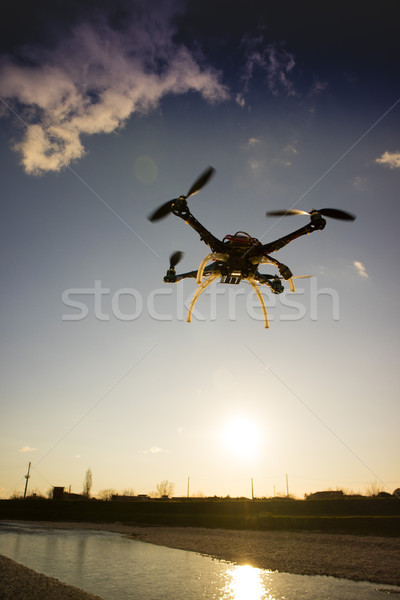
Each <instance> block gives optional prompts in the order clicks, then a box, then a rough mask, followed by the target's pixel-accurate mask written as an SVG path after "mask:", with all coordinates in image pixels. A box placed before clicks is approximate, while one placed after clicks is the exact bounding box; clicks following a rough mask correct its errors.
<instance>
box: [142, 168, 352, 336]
mask: <svg viewBox="0 0 400 600" xmlns="http://www.w3.org/2000/svg"><path fill="white" fill-rule="evenodd" d="M214 172H215V169H213V167H209V168H208V169H206V171H204V173H203V174H202V175H200V177H199V178H198V179H196V181H195V182H194V184H193V185H192V187H191V188H190V190H189V192H188V193H187V195H186V196H179V198H174V199H173V200H169V201H168V202H165V204H162V206H160V207H159V208H157V210H155V211H154V212H153V213H152V214H151V215H150V216H149V217H148V219H149V221H151V222H154V221H159V220H160V219H163V218H164V217H166V216H167V215H169V214H170V213H172V214H174V215H176V216H177V217H180V218H181V219H183V220H184V221H185V223H187V224H188V225H190V226H191V227H192V228H193V229H194V230H195V231H197V233H198V234H199V235H200V239H201V240H202V241H203V242H205V243H206V244H207V246H209V247H210V249H211V253H210V254H207V256H206V257H205V258H204V259H203V260H202V261H201V263H200V266H199V268H198V269H197V270H195V271H189V272H188V273H181V274H180V275H177V274H176V272H175V267H176V265H177V264H178V263H179V262H180V260H181V259H182V257H183V252H180V251H177V252H174V253H173V254H172V255H171V256H170V264H169V269H168V270H167V274H166V275H165V277H164V281H165V282H166V283H177V282H178V281H181V280H182V279H186V278H188V277H192V278H195V279H196V283H197V284H198V286H199V287H198V288H197V290H196V292H195V294H194V296H193V299H192V302H191V304H190V307H189V311H188V315H187V321H188V323H190V322H191V319H192V312H193V308H194V305H195V304H196V302H197V300H198V298H199V296H200V294H201V293H202V292H203V291H204V290H205V289H206V288H207V287H208V286H209V285H210V283H212V282H213V281H214V280H215V279H217V278H218V277H219V278H220V282H221V283H230V284H238V283H240V282H241V281H242V279H244V280H247V281H248V282H249V283H250V285H251V286H252V288H253V289H254V291H255V293H256V294H257V297H258V299H259V301H260V304H261V308H262V311H263V315H264V324H265V327H266V328H268V316H267V309H266V306H265V302H264V299H263V296H262V294H261V292H260V288H259V285H267V286H268V287H269V288H270V289H271V291H272V292H273V293H274V294H281V293H282V292H283V291H284V287H283V285H282V280H286V281H287V282H288V283H289V286H290V290H291V291H292V292H294V291H295V287H294V282H293V279H295V278H294V277H293V274H292V272H291V270H290V269H289V267H287V266H286V265H284V264H283V263H281V262H279V260H277V259H276V258H273V257H272V256H271V253H273V252H276V251H277V250H280V249H281V248H283V247H284V246H286V245H287V244H289V243H290V242H292V241H293V240H295V239H297V238H298V237H300V236H302V235H306V234H308V233H312V232H313V231H317V230H318V229H323V228H324V227H325V224H326V221H325V219H323V217H331V218H333V219H341V220H343V221H354V219H355V217H354V216H353V215H351V214H349V213H347V212H344V211H343V210H338V209H336V208H321V209H319V210H315V209H312V210H311V211H310V212H306V211H304V210H297V209H288V210H275V211H270V212H267V216H279V217H280V216H288V215H308V216H309V217H310V222H309V223H308V225H305V226H304V227H301V228H300V229H297V230H296V231H293V233H289V234H288V235H285V236H284V237H281V238H279V239H277V240H275V241H274V242H268V244H262V243H261V242H260V241H259V240H257V239H256V238H253V237H251V236H250V235H249V234H248V233H245V232H244V231H238V232H236V233H235V234H234V235H226V236H225V237H224V239H223V240H222V241H221V240H219V239H218V238H216V237H215V236H214V235H213V234H212V233H210V232H209V231H208V229H206V228H205V227H204V226H203V225H201V223H199V221H198V220H197V219H196V218H195V217H194V216H193V215H192V213H191V212H190V210H189V207H188V205H187V200H188V198H190V197H191V196H194V194H197V192H199V191H200V190H201V188H202V187H203V186H204V185H205V184H206V183H207V182H208V181H209V179H210V177H211V176H212V175H213V174H214ZM208 263H211V264H208ZM260 264H271V265H274V266H275V267H276V268H277V269H278V271H279V275H266V274H263V273H260V272H259V271H258V266H259V265H260ZM300 277H301V276H300ZM300 277H299V278H300ZM303 277H309V275H305V276H303ZM258 284H259V285H258Z"/></svg>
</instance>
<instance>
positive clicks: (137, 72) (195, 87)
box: [0, 11, 228, 174]
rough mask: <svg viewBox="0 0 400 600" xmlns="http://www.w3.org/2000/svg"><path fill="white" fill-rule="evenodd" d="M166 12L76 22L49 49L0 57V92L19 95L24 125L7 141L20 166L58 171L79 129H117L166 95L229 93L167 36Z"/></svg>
mask: <svg viewBox="0 0 400 600" xmlns="http://www.w3.org/2000/svg"><path fill="white" fill-rule="evenodd" d="M171 17H172V14H166V11H159V12H156V11H153V14H151V15H150V16H149V15H147V16H144V15H142V16H141V17H140V18H139V17H138V18H136V19H135V20H134V21H133V19H132V21H133V22H131V23H130V24H129V25H127V26H126V27H125V29H124V31H117V30H115V29H112V28H111V27H110V26H109V25H108V24H107V23H106V22H105V21H104V20H102V21H100V22H97V23H81V24H80V25H78V26H77V27H76V28H75V29H74V30H73V32H72V33H71V35H70V37H69V38H65V39H64V40H61V41H60V43H59V45H58V47H56V48H52V49H51V50H48V49H40V48H32V47H30V48H29V49H24V51H21V56H20V57H19V58H18V60H14V59H13V58H11V57H8V56H4V57H2V58H1V60H0V96H2V97H3V98H6V99H7V100H8V101H10V100H11V101H12V100H16V101H17V102H18V105H17V106H18V112H20V111H22V113H21V116H22V117H23V119H24V121H25V122H26V123H27V125H28V127H27V128H26V129H25V131H24V133H23V135H22V139H20V141H18V142H17V143H16V144H15V145H14V148H15V150H17V151H18V152H19V153H20V154H21V157H22V160H21V162H22V164H23V167H24V169H25V171H26V172H27V173H31V174H41V173H43V172H46V171H59V170H60V169H62V168H63V167H65V166H67V165H68V164H70V163H71V161H74V160H76V159H79V158H81V157H82V156H83V155H84V153H85V148H84V144H83V138H84V136H86V135H93V134H99V133H111V132H114V131H116V130H117V129H118V128H120V127H122V126H123V125H124V124H125V122H126V121H127V119H128V118H129V117H131V116H132V115H133V114H144V113H147V112H149V111H151V110H154V109H155V108H156V107H157V106H158V105H159V103H160V101H161V99H162V98H163V97H164V96H166V95H167V94H185V93H187V92H189V91H195V92H198V93H199V94H200V95H201V96H202V97H203V98H204V99H205V100H206V101H208V102H217V101H222V100H225V99H226V98H227V97H228V91H227V89H226V87H225V86H224V85H223V84H222V83H221V81H220V74H219V73H218V72H216V71H215V70H214V69H213V68H212V67H210V66H209V65H207V64H204V61H203V60H202V59H201V58H199V56H198V54H196V55H194V53H192V52H191V51H190V50H189V49H188V48H187V47H186V46H184V45H183V44H178V43H177V42H175V41H174V38H173V36H174V33H175V32H174V29H173V27H172V26H171Z"/></svg>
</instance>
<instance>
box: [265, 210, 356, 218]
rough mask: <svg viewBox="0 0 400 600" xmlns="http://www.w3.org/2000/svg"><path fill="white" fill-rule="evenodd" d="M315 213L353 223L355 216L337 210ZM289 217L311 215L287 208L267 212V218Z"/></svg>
mask: <svg viewBox="0 0 400 600" xmlns="http://www.w3.org/2000/svg"><path fill="white" fill-rule="evenodd" d="M317 212H318V213H319V214H320V215H322V216H323V217H330V218H331V219H340V220H342V221H354V220H355V216H354V215H352V214H350V213H348V212H345V211H344V210H339V209H337V208H321V209H319V210H317ZM290 215H311V213H309V212H307V211H305V210H297V208H288V209H287V210H271V211H268V212H267V217H288V216H290Z"/></svg>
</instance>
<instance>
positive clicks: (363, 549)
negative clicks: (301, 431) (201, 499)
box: [0, 522, 400, 600]
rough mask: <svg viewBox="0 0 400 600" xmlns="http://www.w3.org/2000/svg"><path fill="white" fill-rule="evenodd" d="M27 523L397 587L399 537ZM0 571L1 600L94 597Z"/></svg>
mask: <svg viewBox="0 0 400 600" xmlns="http://www.w3.org/2000/svg"><path fill="white" fill-rule="evenodd" d="M25 523H26V522H25ZM32 525H36V526H39V527H49V528H59V529H93V530H102V531H112V532H115V533H121V534H124V535H127V536H129V537H133V538H135V539H137V540H140V541H143V542H148V543H151V544H157V545H160V546H168V547H170V548H179V549H182V550H189V551H193V552H198V553H200V554H205V555H208V556H212V557H214V558H218V559H222V560H227V561H230V562H234V563H237V564H250V565H252V566H254V567H259V568H262V569H269V570H272V571H274V570H277V571H281V572H287V573H295V574H300V575H331V576H334V577H342V578H345V579H352V580H355V581H371V582H374V583H380V584H392V585H398V586H400V569H399V565H400V538H386V537H374V536H354V535H331V534H323V533H298V532H286V531H280V532H271V531H228V530H224V529H203V528H197V527H136V526H134V525H132V526H130V525H122V524H118V523H110V524H104V523H101V524H100V523H42V522H40V523H38V522H36V523H32ZM3 571H4V573H5V576H4V574H3ZM0 573H1V577H0V600H56V599H60V600H61V599H62V600H70V599H71V600H90V599H92V600H93V599H94V598H98V597H95V596H91V595H90V594H86V593H85V592H81V591H80V590H77V589H76V588H72V587H71V586H65V585H64V584H61V583H60V582H59V581H57V580H55V579H51V578H48V577H45V576H44V575H39V574H37V573H35V572H34V571H31V570H30V569H26V568H25V567H22V566H21V565H17V564H16V563H14V562H13V561H11V560H10V559H6V558H4V557H1V560H0ZM10 590H11V591H10ZM7 594H8V595H7Z"/></svg>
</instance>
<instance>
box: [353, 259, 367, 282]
mask: <svg viewBox="0 0 400 600" xmlns="http://www.w3.org/2000/svg"><path fill="white" fill-rule="evenodd" d="M353 265H354V266H355V268H356V270H357V273H358V274H359V275H360V277H363V278H364V279H368V273H367V271H366V268H365V267H364V265H363V263H362V262H360V261H359V260H355V261H354V262H353Z"/></svg>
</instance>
